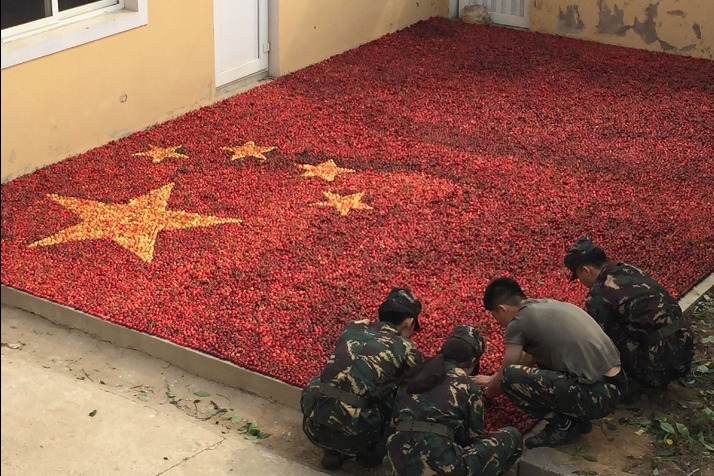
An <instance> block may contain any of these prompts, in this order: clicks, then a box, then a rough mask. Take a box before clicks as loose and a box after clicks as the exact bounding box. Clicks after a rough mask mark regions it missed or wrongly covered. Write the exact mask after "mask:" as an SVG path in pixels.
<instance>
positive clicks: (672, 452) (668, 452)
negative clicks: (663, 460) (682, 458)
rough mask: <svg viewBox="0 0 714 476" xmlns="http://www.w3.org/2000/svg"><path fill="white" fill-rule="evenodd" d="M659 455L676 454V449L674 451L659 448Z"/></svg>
mask: <svg viewBox="0 0 714 476" xmlns="http://www.w3.org/2000/svg"><path fill="white" fill-rule="evenodd" d="M657 456H663V457H668V456H674V451H672V450H659V451H658V452H657Z"/></svg>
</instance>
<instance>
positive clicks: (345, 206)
mask: <svg viewBox="0 0 714 476" xmlns="http://www.w3.org/2000/svg"><path fill="white" fill-rule="evenodd" d="M322 193H323V194H324V195H325V198H327V201H326V202H317V203H313V204H312V205H313V206H317V207H335V208H336V209H337V211H338V212H340V215H342V216H345V215H347V214H348V213H349V212H350V210H372V207H370V206H369V205H367V204H366V203H362V202H361V200H362V195H364V192H359V193H353V194H352V195H345V196H342V195H339V194H337V193H332V192H322Z"/></svg>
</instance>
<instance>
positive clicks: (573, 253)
mask: <svg viewBox="0 0 714 476" xmlns="http://www.w3.org/2000/svg"><path fill="white" fill-rule="evenodd" d="M595 254H603V255H604V251H603V249H602V248H600V247H599V246H597V245H595V243H593V242H592V241H590V238H588V237H586V236H582V237H580V238H578V241H576V242H575V243H573V244H572V245H570V248H568V250H567V251H566V252H565V259H564V260H563V263H564V264H565V266H566V267H567V268H568V269H569V270H570V271H572V273H573V275H572V276H571V277H570V280H571V281H575V280H576V279H577V277H578V276H577V275H576V273H575V272H576V271H577V269H578V266H580V265H581V264H584V263H588V262H589V261H590V259H591V258H592V257H593V255H595Z"/></svg>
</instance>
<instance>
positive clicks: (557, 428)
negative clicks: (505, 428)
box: [525, 418, 592, 448]
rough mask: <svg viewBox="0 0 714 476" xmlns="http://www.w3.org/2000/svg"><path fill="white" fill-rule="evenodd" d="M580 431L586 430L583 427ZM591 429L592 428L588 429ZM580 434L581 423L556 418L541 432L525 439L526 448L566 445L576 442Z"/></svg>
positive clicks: (585, 427)
mask: <svg viewBox="0 0 714 476" xmlns="http://www.w3.org/2000/svg"><path fill="white" fill-rule="evenodd" d="M582 429H587V425H585V426H584V427H583V428H582ZM590 429H592V426H591V427H590ZM581 434H582V430H581V422H580V421H577V420H572V419H569V418H558V419H556V420H554V421H551V422H549V423H548V424H547V425H546V426H545V428H544V429H543V431H541V432H540V433H538V434H537V435H534V436H531V437H530V438H526V441H525V444H526V448H537V447H540V446H548V447H550V448H553V447H556V446H561V445H567V444H568V443H572V442H573V441H575V440H577V439H578V438H579V437H580V435H581Z"/></svg>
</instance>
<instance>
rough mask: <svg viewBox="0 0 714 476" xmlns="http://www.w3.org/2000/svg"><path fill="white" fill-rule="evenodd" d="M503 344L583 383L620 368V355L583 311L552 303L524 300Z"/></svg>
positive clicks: (544, 300) (548, 300) (590, 381)
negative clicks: (571, 375)
mask: <svg viewBox="0 0 714 476" xmlns="http://www.w3.org/2000/svg"><path fill="white" fill-rule="evenodd" d="M503 341H504V342H505V343H506V344H520V345H522V346H523V350H524V351H525V352H528V353H529V354H531V355H532V356H533V357H534V358H535V359H536V361H537V362H538V363H539V364H541V365H543V366H545V367H547V368H549V369H551V370H557V371H559V372H568V373H570V374H573V375H576V376H578V377H579V378H580V380H581V381H583V382H585V383H593V382H595V381H597V380H599V379H600V378H601V377H602V376H603V375H604V374H605V372H607V371H608V370H610V369H611V368H613V367H614V366H616V365H620V353H619V352H618V350H617V348H616V347H615V344H613V343H612V340H611V339H610V338H609V337H608V336H607V334H605V332H603V330H602V329H601V328H600V326H599V325H598V324H597V322H595V320H594V319H593V318H592V317H590V315H589V314H588V313H587V312H585V311H584V310H583V309H580V308H579V307H577V306H574V305H572V304H569V303H567V302H561V301H556V300H554V299H527V300H526V301H525V303H524V304H523V307H522V308H521V309H520V310H519V311H518V313H517V314H516V315H515V317H514V318H513V319H512V320H511V322H509V323H508V326H507V327H506V334H505V337H504V338H503Z"/></svg>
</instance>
